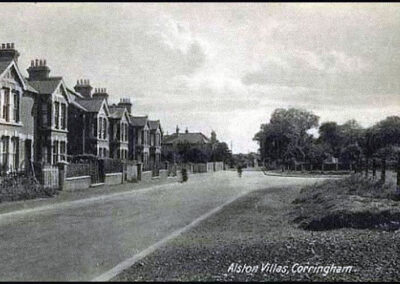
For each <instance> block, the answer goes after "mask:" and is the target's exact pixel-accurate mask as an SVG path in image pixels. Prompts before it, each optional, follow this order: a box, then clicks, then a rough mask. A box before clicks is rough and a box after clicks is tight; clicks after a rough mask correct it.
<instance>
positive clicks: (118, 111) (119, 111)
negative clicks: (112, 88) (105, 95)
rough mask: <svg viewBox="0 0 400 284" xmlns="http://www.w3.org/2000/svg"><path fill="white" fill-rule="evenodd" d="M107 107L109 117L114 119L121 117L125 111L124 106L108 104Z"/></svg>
mask: <svg viewBox="0 0 400 284" xmlns="http://www.w3.org/2000/svg"><path fill="white" fill-rule="evenodd" d="M108 109H109V110H110V117H111V118H116V119H121V118H122V116H123V115H124V113H125V112H126V108H124V107H117V106H109V107H108Z"/></svg>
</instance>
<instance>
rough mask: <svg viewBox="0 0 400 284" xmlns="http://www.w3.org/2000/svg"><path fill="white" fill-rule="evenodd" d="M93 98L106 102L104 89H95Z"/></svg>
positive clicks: (106, 97)
mask: <svg viewBox="0 0 400 284" xmlns="http://www.w3.org/2000/svg"><path fill="white" fill-rule="evenodd" d="M93 98H104V99H106V100H107V101H108V93H107V89H106V88H96V89H95V92H94V93H93Z"/></svg>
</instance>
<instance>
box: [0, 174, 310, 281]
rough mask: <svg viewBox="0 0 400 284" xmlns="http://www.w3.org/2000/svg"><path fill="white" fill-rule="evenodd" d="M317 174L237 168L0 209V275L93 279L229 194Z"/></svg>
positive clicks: (301, 182) (300, 182) (300, 181)
mask: <svg viewBox="0 0 400 284" xmlns="http://www.w3.org/2000/svg"><path fill="white" fill-rule="evenodd" d="M316 181H317V180H316V179H304V178H286V177H272V176H264V175H263V174H262V173H260V172H244V173H243V177H242V178H241V179H239V178H238V177H237V174H236V173H235V172H219V173H215V174H213V175H198V176H190V178H189V181H188V182H187V183H185V184H179V183H174V184H166V185H163V186H158V187H157V188H155V189H154V190H143V191H140V190H139V191H132V193H131V194H130V193H129V194H123V195H110V196H108V197H105V198H98V199H91V200H88V201H87V202H71V203H70V204H69V205H68V204H67V205H65V204H63V206H57V205H55V207H54V208H52V207H48V208H46V210H37V211H29V212H27V213H22V214H15V215H12V214H11V215H9V214H8V215H3V216H2V215H0V256H1V257H0V267H1V269H0V280H2V281H4V280H34V281H40V280H53V281H58V280H91V279H94V278H96V277H97V276H99V275H101V274H102V273H104V272H106V271H108V270H110V269H111V268H113V267H115V266H116V265H117V264H119V263H120V262H122V261H124V260H125V259H127V258H130V257H132V256H133V255H135V254H137V253H139V252H140V251H142V250H144V249H146V248H147V247H149V246H151V245H152V244H154V243H156V242H157V241H159V240H161V239H163V238H164V237H166V236H168V235H169V234H171V233H172V232H174V231H175V230H177V229H179V228H182V227H184V226H186V225H188V224H189V223H191V222H192V221H193V220H194V219H196V218H198V217H199V216H201V215H203V214H205V213H207V212H209V211H210V210H212V209H214V208H215V207H217V206H219V205H221V204H223V203H225V202H226V201H228V200H229V199H232V198H233V197H235V196H239V195H241V194H243V193H247V192H250V191H253V190H256V189H261V188H266V187H272V186H279V185H290V184H298V185H304V184H306V183H314V182H316Z"/></svg>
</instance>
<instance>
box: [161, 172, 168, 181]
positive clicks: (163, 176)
mask: <svg viewBox="0 0 400 284" xmlns="http://www.w3.org/2000/svg"><path fill="white" fill-rule="evenodd" d="M159 177H160V178H161V179H166V178H167V177H168V170H160V174H159Z"/></svg>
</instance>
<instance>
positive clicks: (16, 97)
mask: <svg viewBox="0 0 400 284" xmlns="http://www.w3.org/2000/svg"><path fill="white" fill-rule="evenodd" d="M13 93H14V109H13V118H14V121H15V122H19V105H20V100H19V92H18V91H13Z"/></svg>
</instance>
